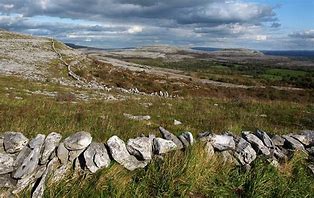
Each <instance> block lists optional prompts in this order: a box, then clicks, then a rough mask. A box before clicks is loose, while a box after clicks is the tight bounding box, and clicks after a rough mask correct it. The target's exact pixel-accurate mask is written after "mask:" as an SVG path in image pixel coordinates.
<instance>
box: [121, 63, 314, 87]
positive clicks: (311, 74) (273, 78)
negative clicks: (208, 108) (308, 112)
mask: <svg viewBox="0 0 314 198" xmlns="http://www.w3.org/2000/svg"><path fill="white" fill-rule="evenodd" d="M126 60H127V61H130V62H134V63H138V64H144V65H149V66H156V67H162V68H170V69H178V70H182V71H186V72H188V74H189V75H192V76H197V77H199V78H204V79H210V80H216V81H221V82H228V83H234V84H244V85H278V86H294V87H300V88H310V89H313V87H314V71H313V70H312V69H311V68H308V69H307V70H306V69H303V70H300V69H283V68H273V67H272V66H271V65H251V64H234V63H218V62H214V61H208V60H201V59H185V60H182V61H177V62H171V61H167V60H164V59H162V58H157V59H135V58H134V59H126Z"/></svg>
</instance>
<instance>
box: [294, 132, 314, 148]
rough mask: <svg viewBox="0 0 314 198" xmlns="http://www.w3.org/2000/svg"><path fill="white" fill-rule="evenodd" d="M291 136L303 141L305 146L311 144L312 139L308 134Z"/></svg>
mask: <svg viewBox="0 0 314 198" xmlns="http://www.w3.org/2000/svg"><path fill="white" fill-rule="evenodd" d="M291 137H293V138H294V139H296V140H298V141H299V142H301V143H302V144H303V145H305V146H309V145H310V140H309V139H308V137H307V136H306V135H296V134H294V135H291Z"/></svg>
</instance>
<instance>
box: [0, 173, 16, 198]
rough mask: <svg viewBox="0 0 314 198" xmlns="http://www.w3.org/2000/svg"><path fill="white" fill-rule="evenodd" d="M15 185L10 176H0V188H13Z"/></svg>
mask: <svg viewBox="0 0 314 198" xmlns="http://www.w3.org/2000/svg"><path fill="white" fill-rule="evenodd" d="M16 183H17V180H15V179H13V178H12V177H11V175H10V174H4V175H0V188H13V187H14V186H15V185H16ZM0 197H1V196H0Z"/></svg>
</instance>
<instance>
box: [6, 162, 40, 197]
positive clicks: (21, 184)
mask: <svg viewBox="0 0 314 198" xmlns="http://www.w3.org/2000/svg"><path fill="white" fill-rule="evenodd" d="M45 170H46V166H43V165H41V166H38V167H37V168H36V170H35V171H33V172H32V173H31V174H30V175H27V176H26V177H24V178H22V179H19V180H18V181H17V184H16V186H15V187H14V189H13V191H12V193H13V194H18V193H20V192H21V191H23V190H24V189H25V188H26V187H27V186H29V185H33V184H34V182H35V181H36V180H37V179H39V178H40V177H41V176H42V174H43V173H44V172H45Z"/></svg>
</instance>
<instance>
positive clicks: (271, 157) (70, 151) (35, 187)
mask: <svg viewBox="0 0 314 198" xmlns="http://www.w3.org/2000/svg"><path fill="white" fill-rule="evenodd" d="M159 130H160V132H161V135H162V137H155V136H154V135H149V136H148V137H145V136H141V137H136V138H132V139H129V140H128V141H127V144H125V142H124V141H123V140H122V139H120V138H119V137H118V136H113V137H111V138H109V139H108V141H107V143H99V142H92V136H91V134H89V133H88V132H77V133H74V134H72V135H70V136H69V137H67V138H65V139H64V140H63V141H61V138H62V136H61V135H60V134H59V133H55V132H53V133H50V134H48V135H47V136H45V135H42V134H38V135H37V136H36V137H35V138H33V139H30V141H29V140H28V139H27V138H26V137H25V136H24V135H23V134H22V133H19V132H6V133H4V134H2V135H1V134H0V188H6V189H7V191H6V192H8V193H13V194H17V193H20V192H22V191H23V190H24V189H25V188H27V187H28V186H30V187H32V197H37V198H40V197H43V194H44V190H45V184H46V183H47V180H48V179H49V182H51V184H53V183H56V182H58V181H60V180H62V179H63V178H65V177H66V176H67V175H69V176H72V177H74V176H76V175H78V174H80V173H84V174H85V173H95V172H97V171H99V170H101V169H104V168H108V167H109V166H110V164H111V162H112V161H116V162H117V163H118V164H120V165H122V166H123V167H125V168H126V169H128V170H130V171H132V170H135V169H139V168H144V167H146V166H147V165H148V164H149V162H150V161H151V160H153V159H154V155H156V157H161V158H162V156H161V155H163V154H166V153H168V152H171V151H174V150H180V149H187V148H188V147H191V146H192V145H193V144H196V143H201V144H203V145H205V148H204V154H205V156H207V157H209V158H212V157H214V156H217V157H218V159H221V162H222V163H223V164H225V163H231V164H234V165H238V166H243V167H244V168H245V169H249V168H250V165H251V164H252V162H254V160H255V159H257V158H258V156H259V155H263V156H265V157H266V159H267V161H269V163H270V164H272V165H273V166H275V167H277V166H279V163H281V162H284V161H286V160H287V159H289V157H290V156H291V154H293V151H295V150H301V151H302V152H306V153H307V154H308V156H309V158H308V160H309V168H310V169H311V170H312V171H313V169H314V168H313V167H314V166H313V164H314V160H313V158H314V157H313V155H314V145H313V143H314V135H313V131H303V132H301V133H299V134H290V135H284V136H278V135H276V136H271V135H269V134H268V133H266V132H265V131H262V130H257V131H256V133H254V134H253V133H252V132H242V137H238V136H235V135H232V134H231V133H227V134H222V135H217V134H213V133H211V132H203V133H200V134H198V135H197V139H196V140H194V138H193V135H192V133H191V132H184V133H182V134H181V135H179V136H178V137H177V136H175V135H174V134H172V133H171V132H169V131H167V130H165V129H164V128H162V127H160V128H159ZM71 170H72V171H74V172H71V173H73V174H71V175H70V174H68V173H69V172H70V171H71Z"/></svg>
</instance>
